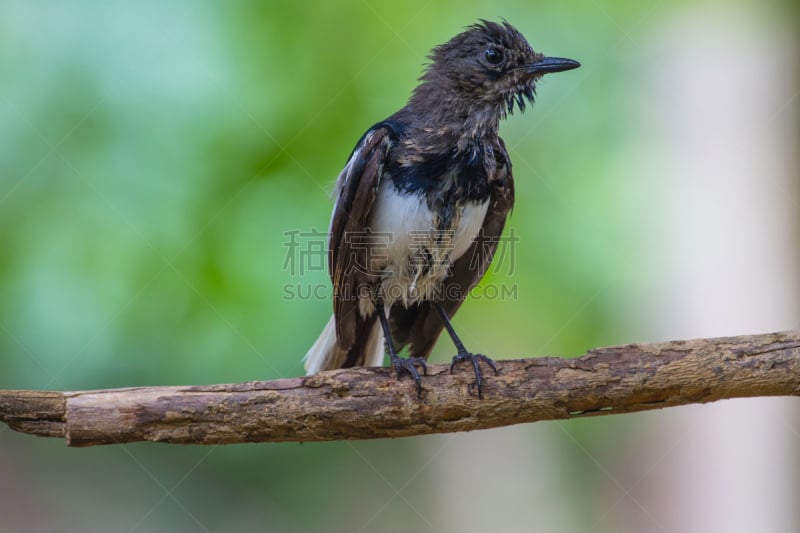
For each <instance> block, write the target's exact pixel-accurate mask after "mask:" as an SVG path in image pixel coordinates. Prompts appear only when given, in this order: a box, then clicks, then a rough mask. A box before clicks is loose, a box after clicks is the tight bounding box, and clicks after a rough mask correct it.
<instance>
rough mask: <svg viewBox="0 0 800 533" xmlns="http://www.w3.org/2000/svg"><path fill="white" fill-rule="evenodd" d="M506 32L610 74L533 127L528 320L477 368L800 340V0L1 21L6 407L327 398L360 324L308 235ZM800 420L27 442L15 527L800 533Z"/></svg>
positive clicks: (490, 322)
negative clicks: (321, 374) (348, 331)
mask: <svg viewBox="0 0 800 533" xmlns="http://www.w3.org/2000/svg"><path fill="white" fill-rule="evenodd" d="M480 17H484V18H489V19H494V20H498V19H499V18H500V17H505V18H507V19H508V20H509V21H510V22H511V23H513V24H514V25H516V26H517V27H518V28H519V29H520V30H521V31H522V32H523V33H524V34H525V35H526V36H528V39H529V40H530V42H531V43H532V44H533V46H534V47H535V48H537V49H540V50H542V51H544V52H546V53H548V54H551V55H560V56H566V57H573V58H575V59H578V60H580V61H581V62H582V63H583V67H582V68H581V69H579V70H577V71H574V72H569V73H564V74H559V75H554V76H550V77H547V78H546V79H545V80H544V81H543V82H542V83H541V84H540V87H539V97H538V102H537V105H536V106H535V108H534V109H533V110H532V111H529V112H528V113H526V114H525V115H521V116H520V115H516V116H513V117H511V118H510V119H509V120H508V121H506V122H505V123H504V124H503V126H502V134H503V136H504V138H505V139H506V141H507V144H508V146H509V151H510V153H511V157H512V160H513V162H514V169H515V176H516V181H517V207H516V209H515V211H514V213H513V215H512V218H511V222H510V224H509V228H513V229H514V231H515V235H516V236H517V237H518V239H519V240H518V242H517V244H516V245H515V247H514V254H513V260H512V261H511V262H510V263H507V264H508V265H510V266H511V267H512V268H507V269H498V271H496V272H493V273H492V274H491V275H490V276H489V278H488V279H487V280H486V282H485V283H486V284H493V285H494V286H498V287H511V288H513V291H516V292H515V296H509V297H505V298H482V299H476V300H475V301H473V302H470V303H468V304H467V305H465V306H464V307H463V308H462V311H461V312H460V313H459V314H458V316H457V317H456V320H455V324H456V326H457V329H458V330H459V331H460V332H462V335H463V336H464V338H465V342H467V343H468V346H472V347H475V349H479V350H481V351H483V352H485V353H489V354H491V355H492V356H494V357H495V358H504V357H521V356H529V355H569V356H572V355H579V354H581V353H583V352H584V351H585V350H587V349H589V348H591V347H594V346H602V345H609V344H618V343H628V342H639V341H642V342H643V341H655V340H667V339H672V338H676V339H677V338H688V337H700V336H714V335H735V334H744V333H757V332H767V331H777V330H782V329H790V328H797V327H798V324H800V304H799V303H798V302H800V283H799V282H798V280H800V257H799V256H798V243H800V180H799V179H798V176H800V170H799V166H798V165H799V161H798V155H797V147H798V146H800V143H798V141H800V139H799V138H798V137H799V136H798V115H799V114H800V96H798V87H799V86H800V83H798V82H799V81H800V52H799V51H800V38H799V37H798V35H800V33H799V32H798V29H800V7H799V6H798V4H797V3H796V2H794V1H791V0H785V1H780V0H768V1H756V0H731V1H718V0H702V1H692V2H689V1H677V2H649V1H648V2H612V1H609V0H590V1H578V2H563V1H558V2H556V1H552V2H528V1H521V0H520V1H512V0H500V1H496V2H491V3H490V2H484V1H473V0H459V1H448V2H425V1H417V0H409V1H406V2H391V3H390V2H379V1H376V0H361V1H352V2H328V1H323V0H320V1H308V2H245V1H237V2H230V3H224V4H223V3H219V4H212V3H199V2H177V1H176V2H155V1H153V2H150V1H145V2H137V3H127V2H124V3H123V2H105V1H77V2H69V3H55V2H27V1H22V0H20V1H12V0H3V1H2V3H0V387H1V388H31V389H66V390H74V389H86V388H106V387H115V386H134V385H168V384H204V383H221V382H236V381H247V380H253V379H272V378H280V377H288V376H296V375H299V374H301V373H302V372H303V369H302V364H301V357H302V356H303V354H304V353H305V351H306V349H307V348H308V346H309V345H310V344H311V343H312V342H313V340H314V339H315V338H316V335H317V334H318V333H319V331H320V330H321V328H322V327H323V325H324V324H325V322H326V321H327V319H328V317H329V314H330V311H331V305H330V302H329V300H327V299H326V298H316V297H314V296H313V295H312V296H309V295H308V293H307V292H306V293H305V296H304V295H303V294H300V292H299V291H300V288H301V287H306V288H307V287H315V286H321V287H325V286H326V284H327V275H326V273H325V272H324V270H321V269H319V268H307V269H301V268H300V267H301V266H302V263H300V264H298V263H294V262H293V261H292V260H291V259H292V258H291V257H288V256H287V253H289V252H290V250H291V247H290V246H288V243H289V240H290V237H289V236H288V235H289V233H290V232H310V231H312V230H315V229H316V230H320V231H325V230H326V226H327V222H328V218H329V213H330V208H331V203H330V200H329V197H328V196H329V192H330V190H331V187H332V183H333V180H334V179H335V176H336V174H337V173H338V171H339V169H340V168H341V167H342V165H343V163H344V160H345V157H346V155H347V154H348V153H349V151H350V149H351V148H352V146H353V144H354V143H355V141H356V140H357V139H358V137H359V136H360V135H361V133H362V132H363V131H364V130H365V129H366V128H367V127H368V126H370V125H371V124H373V123H375V122H377V121H379V120H381V119H383V118H384V117H385V116H387V115H389V114H390V113H392V112H393V111H395V110H396V109H397V108H398V107H399V106H401V105H402V104H403V103H404V102H405V100H406V98H407V97H408V94H409V92H410V91H411V90H412V88H413V87H414V85H415V79H416V78H417V77H418V76H419V74H420V72H421V66H422V64H423V62H424V57H425V55H426V53H427V51H428V50H429V49H430V48H431V47H432V46H434V45H436V44H439V43H441V42H443V41H445V40H447V39H449V38H450V37H451V36H452V35H454V34H455V33H457V32H459V31H460V30H461V29H462V28H463V27H464V26H466V25H468V24H471V23H473V22H475V21H476V20H477V19H478V18H480ZM287 232H289V233H287ZM297 251H298V250H297V249H295V252H297ZM294 259H297V260H300V258H299V256H295V257H294ZM440 344H441V345H440V346H438V347H437V349H436V352H435V354H434V356H433V359H434V360H435V361H436V362H445V361H447V360H449V357H450V356H451V355H452V346H451V345H450V344H449V343H448V342H447V341H446V340H444V339H443V341H442V342H441V343H440ZM798 415H800V408H798V404H797V401H796V400H795V401H792V400H789V399H752V400H746V401H744V400H743V401H739V400H737V401H728V402H722V403H718V404H714V405H708V406H695V407H686V408H676V409H670V410H666V411H661V412H652V413H643V414H636V415H625V416H620V417H600V418H595V419H585V420H574V421H568V422H545V423H538V424H533V425H526V426H518V427H511V428H504V429H498V430H492V431H485V432H475V433H469V434H452V435H441V436H431V437H423V438H412V439H401V440H393V441H374V442H338V443H325V444H304V445H297V444H280V445H273V444H263V445H236V446H227V447H224V446H216V447H199V446H181V447H177V446H167V445H153V444H131V445H124V446H115V447H106V448H96V449H67V448H66V447H65V446H64V443H63V442H62V441H59V440H55V439H53V440H49V439H48V440H45V439H36V438H33V437H29V436H25V435H19V434H16V433H14V432H12V431H10V430H9V429H8V428H6V427H5V426H3V427H2V428H0V531H53V530H59V531H245V530H270V531H272V530H274V531H313V530H319V531H364V532H367V531H485V530H495V531H531V530H536V531H553V532H561V531H566V532H570V531H592V532H622V531H625V532H628V531H631V532H641V531H656V532H664V531H676V532H687V531H697V532H708V531H726V532H735V531H742V532H745V531H747V532H752V531H770V532H784V531H785V532H791V531H798V530H799V529H800V511H798V508H797V506H796V502H797V501H798V499H800V482H798V479H800V464H799V463H800V460H799V459H798V457H800V416H798Z"/></svg>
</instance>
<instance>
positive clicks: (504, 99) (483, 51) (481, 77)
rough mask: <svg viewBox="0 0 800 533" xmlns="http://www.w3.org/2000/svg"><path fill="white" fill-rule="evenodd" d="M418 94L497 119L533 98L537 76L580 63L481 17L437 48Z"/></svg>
mask: <svg viewBox="0 0 800 533" xmlns="http://www.w3.org/2000/svg"><path fill="white" fill-rule="evenodd" d="M429 59H430V63H429V65H428V68H427V70H426V71H425V73H424V74H423V76H422V77H421V78H420V81H422V84H421V85H420V86H419V87H418V88H417V90H416V91H415V95H414V97H415V98H424V99H426V100H430V99H432V98H436V95H437V94H440V95H442V96H443V97H444V98H445V100H446V101H443V102H438V104H439V105H446V106H455V107H457V108H462V109H460V111H462V112H463V113H464V114H472V113H488V114H494V115H496V119H495V120H498V119H500V118H503V117H505V115H506V114H507V113H511V112H512V111H513V109H514V105H515V104H516V105H517V107H519V109H520V111H524V110H525V105H526V103H533V98H534V94H535V92H536V82H537V81H538V80H539V79H540V78H541V77H542V76H543V75H544V74H547V73H550V72H561V71H564V70H570V69H574V68H577V67H579V66H580V63H578V62H577V61H573V60H571V59H563V58H558V57H545V56H544V54H541V53H539V52H535V51H534V50H533V49H532V48H531V46H530V45H529V44H528V41H526V40H525V37H523V36H522V34H521V33H520V32H519V31H518V30H517V29H516V28H514V27H513V26H512V25H511V24H509V23H508V22H505V21H504V22H503V23H502V24H498V23H496V22H489V21H486V20H481V21H480V23H478V24H474V25H472V26H470V27H468V28H467V29H466V31H464V32H462V33H460V34H458V35H456V36H455V37H453V38H452V39H450V40H449V41H447V42H446V43H444V44H442V45H440V46H437V47H436V48H434V49H433V50H432V51H431V53H430V55H429Z"/></svg>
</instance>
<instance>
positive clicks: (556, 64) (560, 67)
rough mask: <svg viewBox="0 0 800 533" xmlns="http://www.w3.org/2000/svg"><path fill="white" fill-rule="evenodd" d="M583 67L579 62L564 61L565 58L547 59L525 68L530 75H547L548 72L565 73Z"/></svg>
mask: <svg viewBox="0 0 800 533" xmlns="http://www.w3.org/2000/svg"><path fill="white" fill-rule="evenodd" d="M579 66H581V64H580V63H578V62H577V61H573V60H572V59H564V58H563V57H545V58H544V59H542V60H540V61H537V62H536V63H531V64H530V65H525V67H523V68H524V69H525V72H527V73H528V74H547V73H548V72H563V71H565V70H572V69H574V68H578V67H579Z"/></svg>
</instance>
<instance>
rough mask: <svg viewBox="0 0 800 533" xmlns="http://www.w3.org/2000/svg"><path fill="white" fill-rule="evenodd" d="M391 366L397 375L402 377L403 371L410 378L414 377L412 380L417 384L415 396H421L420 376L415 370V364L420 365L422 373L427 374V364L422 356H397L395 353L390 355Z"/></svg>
mask: <svg viewBox="0 0 800 533" xmlns="http://www.w3.org/2000/svg"><path fill="white" fill-rule="evenodd" d="M392 366H393V367H394V368H395V370H397V377H398V378H401V377H403V373H404V372H405V373H406V374H408V375H409V376H411V377H412V378H414V382H415V383H416V384H417V398H421V397H422V378H421V377H419V372H418V371H417V366H421V367H422V374H423V375H425V376H427V375H428V365H427V364H425V359H423V358H422V357H408V358H406V357H399V356H397V355H394V356H392Z"/></svg>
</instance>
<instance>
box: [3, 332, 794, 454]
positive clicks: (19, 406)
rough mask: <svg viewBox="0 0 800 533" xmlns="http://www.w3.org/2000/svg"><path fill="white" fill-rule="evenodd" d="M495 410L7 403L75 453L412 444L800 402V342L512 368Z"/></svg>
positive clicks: (698, 344)
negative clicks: (727, 406) (580, 420)
mask: <svg viewBox="0 0 800 533" xmlns="http://www.w3.org/2000/svg"><path fill="white" fill-rule="evenodd" d="M498 366H499V368H500V374H499V375H498V376H493V375H491V374H490V375H489V376H488V379H487V380H486V382H485V383H484V390H483V399H482V400H480V399H478V397H477V394H476V393H475V391H473V390H472V389H471V387H470V383H471V382H472V380H473V374H472V370H471V369H470V368H467V367H463V368H459V369H457V371H456V373H455V374H454V375H450V374H449V372H448V367H447V366H445V365H433V366H431V367H429V372H428V373H429V375H428V376H427V377H425V378H424V381H423V393H422V398H417V395H416V388H415V386H414V383H413V381H412V380H410V379H408V377H403V378H402V379H400V380H398V379H397V378H396V376H395V375H394V372H393V371H392V370H390V369H388V368H351V369H344V370H335V371H330V372H323V373H321V374H318V375H315V376H310V377H299V378H291V379H278V380H275V381H253V382H248V383H238V384H231V385H208V386H197V387H134V388H125V389H108V390H95V391H79V392H56V391H31V390H5V391H0V420H2V421H3V422H5V423H7V424H8V425H9V426H10V427H11V428H12V429H14V430H16V431H21V432H24V433H31V434H34V435H40V436H46V437H64V438H65V439H66V441H67V444H68V445H69V446H92V445H96V444H118V443H124V442H133V441H143V440H148V441H156V442H170V443H181V444H229V443H240V442H287V441H295V442H303V441H325V440H339V439H373V438H385V437H406V436H411V435H424V434H429V433H447V432H453V431H469V430H473V429H485V428H492V427H498V426H507V425H511V424H520V423H523V422H534V421H537V420H554V419H564V418H575V417H581V416H594V415H607V414H613V413H630V412H634V411H644V410H648V409H660V408H662V407H671V406H676V405H686V404H691V403H705V402H712V401H716V400H722V399H726V398H739V397H749V396H800V331H788V332H783V333H772V334H766V335H744V336H739V337H724V338H716V339H698V340H691V341H673V342H664V343H654V344H629V345H626V346H614V347H609V348H598V349H594V350H590V351H589V352H587V353H586V355H584V356H582V357H580V358H577V359H562V358H556V357H538V358H533V359H522V360H509V361H500V362H498Z"/></svg>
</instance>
